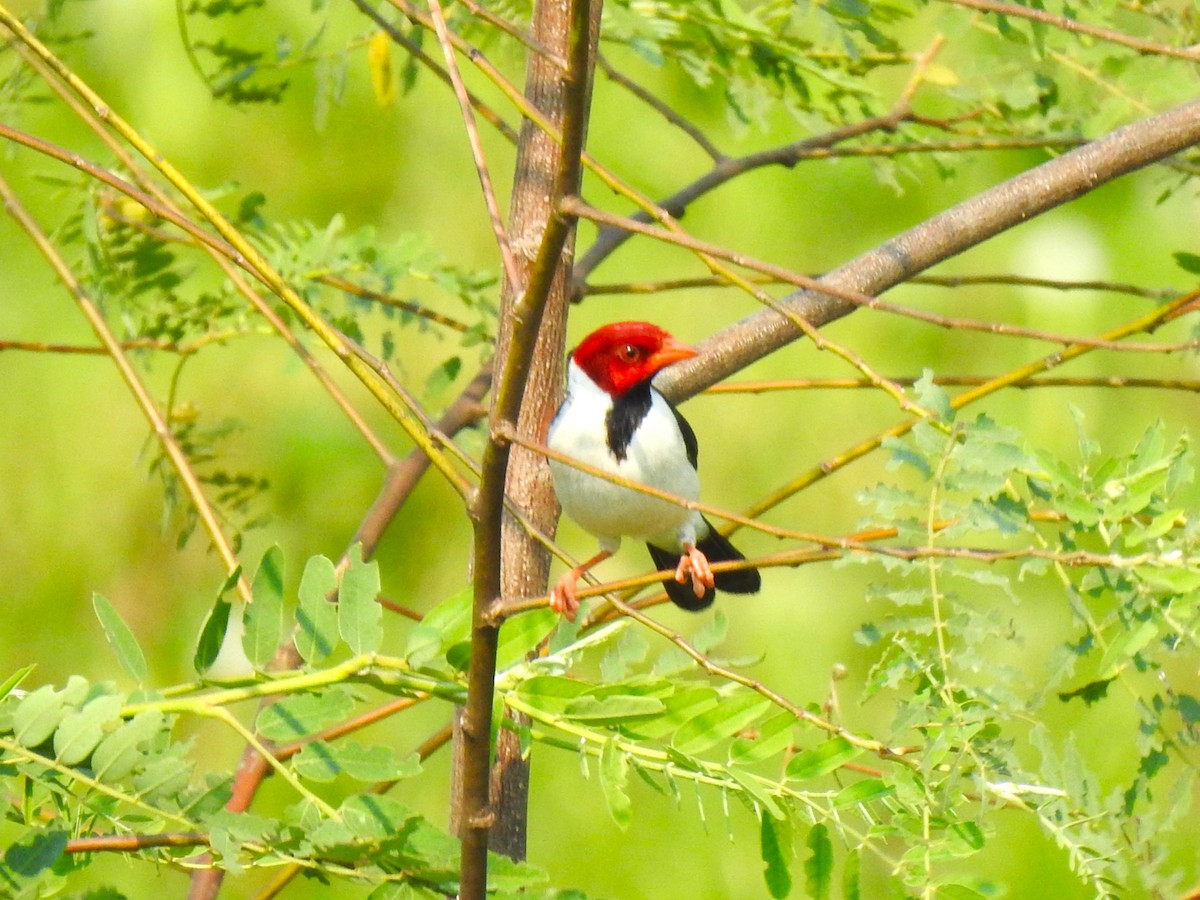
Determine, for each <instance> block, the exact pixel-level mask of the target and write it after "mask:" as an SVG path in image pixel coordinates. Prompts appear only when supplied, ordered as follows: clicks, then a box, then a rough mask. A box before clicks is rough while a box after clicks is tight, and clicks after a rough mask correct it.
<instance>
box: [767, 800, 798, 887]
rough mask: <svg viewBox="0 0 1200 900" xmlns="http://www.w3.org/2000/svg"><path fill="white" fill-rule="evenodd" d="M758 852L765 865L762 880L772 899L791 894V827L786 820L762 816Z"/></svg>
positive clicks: (792, 853) (792, 852)
mask: <svg viewBox="0 0 1200 900" xmlns="http://www.w3.org/2000/svg"><path fill="white" fill-rule="evenodd" d="M759 852H760V853H761V854H762V861H763V862H764V863H766V868H765V869H764V870H763V880H764V881H766V883H767V892H768V893H770V895H771V896H772V897H776V898H782V897H786V896H787V895H788V894H790V893H791V892H792V873H791V864H792V857H793V855H794V853H795V851H794V849H793V847H792V826H791V822H790V821H789V820H788V819H786V818H785V819H777V818H775V817H774V816H767V815H764V816H762V817H761V821H760V825H759Z"/></svg>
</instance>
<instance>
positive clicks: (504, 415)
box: [454, 0, 599, 900]
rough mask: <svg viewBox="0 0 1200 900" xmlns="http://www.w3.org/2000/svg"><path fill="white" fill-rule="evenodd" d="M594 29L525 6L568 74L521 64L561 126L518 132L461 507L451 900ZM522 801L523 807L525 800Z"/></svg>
mask: <svg viewBox="0 0 1200 900" xmlns="http://www.w3.org/2000/svg"><path fill="white" fill-rule="evenodd" d="M593 12H594V13H595V15H593ZM598 25H599V3H597V4H595V8H594V10H593V4H592V3H591V2H590V0H574V2H572V3H570V4H560V3H554V2H549V0H542V2H538V3H536V4H535V6H534V21H533V37H534V39H535V40H537V41H538V42H539V43H542V44H544V45H545V46H548V47H550V48H551V49H552V50H554V51H557V50H558V49H559V48H560V47H563V48H564V49H565V51H566V52H565V56H566V58H567V60H568V62H569V72H568V73H567V74H566V75H565V77H564V74H563V73H562V71H561V70H559V69H557V67H554V66H553V65H551V64H550V63H548V62H547V61H546V60H545V58H544V57H542V56H540V55H538V54H532V55H530V57H529V62H528V72H527V78H526V84H527V92H528V96H529V100H530V101H531V105H532V106H534V107H536V108H537V109H538V110H540V111H542V112H543V114H545V115H547V116H548V117H549V119H550V120H551V121H552V122H554V123H555V124H556V125H558V126H559V127H560V133H561V143H560V144H558V145H555V143H554V142H553V141H552V140H550V139H549V137H548V136H547V135H546V134H545V133H544V132H542V131H540V130H539V129H537V128H535V127H533V126H532V125H527V126H526V127H525V128H524V129H523V132H522V140H521V146H520V147H519V149H518V159H517V172H518V173H525V177H524V178H522V177H520V174H518V178H517V180H516V183H515V186H514V195H515V199H514V212H513V222H514V224H513V226H512V228H511V233H512V234H513V235H514V241H515V243H516V245H517V246H522V239H523V238H525V239H528V237H530V236H532V235H534V234H536V233H537V231H538V230H540V231H541V238H540V244H539V245H538V247H537V255H536V257H535V258H534V260H533V264H532V266H531V267H530V269H529V271H528V273H527V275H526V276H525V279H526V280H525V281H524V282H523V283H508V284H506V291H505V296H504V297H503V298H502V310H503V312H504V313H505V314H503V315H502V317H501V318H502V328H501V335H500V343H499V346H498V348H497V360H498V361H499V364H498V371H499V373H500V375H499V377H498V379H497V383H496V388H495V390H494V391H493V395H492V396H493V400H492V411H491V417H490V421H491V425H492V434H491V437H490V439H489V441H488V443H487V445H486V447H485V448H484V452H483V459H482V462H481V465H480V481H479V488H478V490H477V492H476V495H475V498H474V501H473V502H472V504H471V509H470V512H471V518H472V521H473V522H474V524H475V535H474V561H475V567H474V573H475V574H474V578H475V590H474V599H473V603H472V630H471V651H470V668H469V672H468V682H467V702H466V706H465V707H464V709H463V715H462V717H461V728H460V730H459V732H458V734H457V737H458V740H459V742H460V744H461V747H460V748H459V756H460V759H461V767H460V769H459V773H458V774H459V778H458V782H457V791H456V797H455V802H454V807H455V810H456V811H457V821H458V823H459V825H460V835H459V836H460V839H461V841H462V857H461V869H460V882H459V896H460V897H461V898H463V900H481V898H483V896H484V895H485V893H486V890H487V851H488V838H489V833H490V830H491V826H492V824H493V823H494V822H495V820H496V817H497V815H498V810H497V808H496V807H494V806H493V805H492V799H491V796H490V771H489V770H490V764H491V749H492V747H491V723H492V705H493V702H494V696H493V695H494V688H495V674H496V673H495V669H496V650H497V642H498V637H499V628H498V626H497V625H495V624H494V623H492V622H491V621H490V620H489V619H488V616H487V613H488V609H489V608H490V606H491V604H492V603H493V602H494V601H496V600H497V599H498V598H499V597H501V596H502V594H503V585H504V579H503V577H502V575H503V573H502V558H503V554H502V548H503V538H504V522H503V515H504V504H505V493H506V486H507V484H508V480H509V478H510V477H511V476H510V455H511V444H510V443H509V442H508V441H506V440H503V439H502V438H501V437H500V435H499V434H498V432H497V426H498V425H500V424H502V423H506V424H511V425H512V426H514V427H519V426H520V425H522V424H524V427H526V428H528V427H530V423H529V421H528V419H529V411H530V410H531V409H538V408H539V407H538V403H540V404H541V405H543V406H544V405H545V404H546V402H547V400H549V399H551V395H552V393H553V392H552V391H541V392H539V391H536V390H530V391H529V392H528V398H529V402H526V403H523V401H524V400H525V399H526V397H527V386H528V384H529V381H530V374H531V371H533V362H534V357H535V353H538V351H539V350H540V358H541V361H542V363H543V365H542V366H541V367H540V368H541V371H540V372H539V373H538V374H539V375H540V377H541V378H542V379H543V380H545V381H547V383H553V381H556V380H557V363H558V362H559V361H560V360H561V355H562V344H563V334H564V331H563V320H564V318H565V291H564V290H563V288H564V286H565V275H566V272H567V267H568V266H569V262H570V257H571V252H570V250H571V248H570V243H569V241H570V238H571V236H572V234H573V232H574V227H573V223H572V222H570V221H568V220H567V219H566V218H564V217H562V216H561V215H560V214H559V213H558V210H557V204H558V201H559V199H560V198H562V197H564V196H566V195H567V194H570V193H573V192H575V191H576V190H578V186H579V180H580V174H581V169H582V166H581V156H582V152H583V143H584V135H585V133H586V127H587V110H588V103H589V100H590V94H591V90H590V85H591V69H592V66H591V60H592V59H593V58H594V50H593V46H594V40H595V38H596V36H597V32H598ZM534 153H538V154H539V159H540V161H542V162H543V163H544V165H543V166H542V167H540V168H539V167H537V166H535V165H533V164H532V163H531V159H530V156H531V154H534ZM538 171H540V172H552V173H553V180H552V183H551V184H546V183H545V182H543V183H541V184H540V185H539V184H537V183H536V181H537V178H538V176H536V175H535V172H538ZM547 188H549V190H547ZM518 207H522V209H518ZM522 213H523V215H521V214H522ZM551 304H553V305H554V311H553V313H552V314H551V315H552V321H551V322H550V323H548V324H550V325H551V326H552V327H550V328H548V329H547V331H546V334H544V335H539V332H540V331H541V330H542V329H541V324H542V320H543V316H545V315H546V313H547V309H548V307H549V306H550V305H551ZM547 363H548V364H550V365H546V364H547ZM551 366H553V367H554V370H555V371H554V374H553V376H551V375H550V372H549V371H548V370H549V369H550V368H551ZM551 379H553V381H552V380H551ZM535 401H536V402H535ZM538 427H540V423H538ZM522 499H523V498H522ZM536 568H542V569H543V572H542V574H541V577H542V579H543V582H542V583H543V584H544V583H545V581H544V579H545V573H544V565H543V566H540V567H535V570H536ZM520 800H521V802H522V803H524V800H525V798H524V797H521V798H520Z"/></svg>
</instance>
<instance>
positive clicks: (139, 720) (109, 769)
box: [91, 709, 164, 782]
mask: <svg viewBox="0 0 1200 900" xmlns="http://www.w3.org/2000/svg"><path fill="white" fill-rule="evenodd" d="M163 725H164V718H163V714H162V713H160V712H159V711H158V710H156V709H147V710H143V711H142V712H140V713H138V714H137V715H136V716H134V717H133V718H132V719H130V720H129V721H128V722H125V723H124V724H123V725H121V726H120V727H119V728H117V729H115V730H114V731H111V732H110V733H109V734H108V735H106V736H105V737H104V739H103V740H102V741H100V743H99V744H98V745H97V746H96V749H95V751H93V753H92V762H91V768H92V772H93V773H94V774H95V776H96V778H97V779H99V780H101V781H109V782H112V781H117V780H119V779H121V778H124V777H125V776H127V775H128V774H130V773H131V772H132V771H133V770H134V769H135V768H136V767H137V766H138V765H139V764H140V763H141V762H142V760H143V758H144V753H143V752H142V750H141V747H142V745H143V744H146V743H148V742H149V741H150V740H151V739H152V738H154V737H155V735H157V734H158V733H159V731H160V730H162V729H163Z"/></svg>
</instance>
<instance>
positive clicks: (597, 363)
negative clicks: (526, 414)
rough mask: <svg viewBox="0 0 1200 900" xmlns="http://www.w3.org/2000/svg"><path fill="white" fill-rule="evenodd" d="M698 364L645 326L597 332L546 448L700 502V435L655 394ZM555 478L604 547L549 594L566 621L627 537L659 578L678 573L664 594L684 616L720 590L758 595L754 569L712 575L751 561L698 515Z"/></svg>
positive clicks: (572, 371) (561, 467)
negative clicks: (644, 551) (584, 583)
mask: <svg viewBox="0 0 1200 900" xmlns="http://www.w3.org/2000/svg"><path fill="white" fill-rule="evenodd" d="M695 355H696V351H695V350H693V349H692V348H691V347H689V346H688V345H687V344H684V343H682V342H680V341H678V340H676V339H675V338H673V337H672V336H671V335H670V334H668V333H667V332H665V331H663V330H662V329H661V328H659V327H658V326H657V325H652V324H650V323H649V322H615V323H613V324H611V325H605V326H604V327H603V328H600V329H598V330H596V331H594V332H592V333H591V334H590V335H588V336H587V337H586V338H584V339H583V341H582V342H581V343H580V344H579V346H578V347H576V348H575V350H574V352H573V353H572V354H571V356H570V361H569V363H568V365H567V396H566V399H564V400H563V403H562V406H560V407H559V408H558V412H557V413H556V414H555V416H554V420H553V421H552V422H551V423H550V432H549V437H548V439H547V443H548V445H549V446H550V448H551V449H552V450H556V451H558V452H559V453H562V454H563V455H564V456H569V457H572V458H574V459H578V460H580V461H581V462H585V463H587V464H589V465H591V466H594V467H595V468H597V469H601V470H603V471H605V472H610V473H612V474H613V475H619V476H620V477H622V478H625V479H628V480H629V481H633V482H638V483H640V484H644V485H647V486H648V487H653V488H657V489H658V490H661V491H665V492H667V493H669V494H674V495H676V496H678V497H683V498H684V499H687V500H695V499H697V498H698V497H699V496H700V479H699V477H698V476H697V474H696V453H697V447H696V435H695V432H693V431H692V428H691V426H690V425H688V423H687V420H686V419H684V418H683V416H681V415H680V414H679V412H678V410H676V409H675V407H674V406H672V405H671V404H670V403H669V402H668V401H667V399H666V398H665V397H663V395H662V394H660V393H659V392H658V391H656V390H655V389H654V388H653V387H651V385H650V379H651V378H653V377H654V375H655V373H657V372H658V371H659V370H661V369H663V368H664V367H666V366H669V365H670V364H671V363H673V362H678V361H679V360H681V359H687V358H688V357H691V356H695ZM550 469H551V472H552V473H553V475H554V492H555V493H556V494H557V495H558V501H559V503H561V504H562V508H563V512H565V513H566V514H567V515H568V516H570V517H571V518H572V519H574V520H575V521H576V522H578V523H579V524H580V525H581V526H582V527H583V528H584V529H585V530H586V531H588V532H589V533H590V534H593V535H595V536H596V537H597V538H599V540H600V548H601V549H600V553H598V554H597V555H596V556H594V557H593V558H592V559H589V560H588V561H587V562H585V563H584V564H583V565H581V566H578V567H576V568H574V569H572V570H571V571H570V572H567V573H566V574H565V575H563V576H562V578H560V579H559V580H558V582H557V583H556V584H555V585H554V589H553V590H552V591H551V593H550V606H551V607H553V608H554V609H555V610H557V611H558V612H560V613H562V614H563V615H565V616H566V617H567V618H568V619H570V620H572V621H574V619H575V613H576V612H577V611H578V609H579V601H578V600H577V599H576V598H575V584H576V582H577V581H578V580H579V577H580V576H581V575H582V574H583V573H584V572H586V571H587V570H588V569H590V568H591V567H592V566H594V565H596V564H597V563H599V562H600V561H602V560H604V559H607V558H608V557H610V556H612V554H613V553H615V552H616V551H617V548H618V547H619V546H620V545H621V538H622V537H631V538H636V539H637V540H641V541H645V542H646V547H647V548H648V549H649V550H650V556H651V558H652V559H653V560H654V565H656V566H657V567H658V568H659V569H670V568H671V567H672V566H674V567H675V580H674V581H667V582H665V587H666V590H667V595H668V596H669V597H670V598H671V600H672V601H673V602H674V603H675V604H676V605H678V606H682V607H683V608H684V609H688V610H693V611H695V610H701V609H704V608H705V607H707V606H709V605H710V604H711V603H712V602H713V595H714V593H715V591H714V588H719V589H720V590H723V591H729V592H731V593H735V594H752V593H754V592H755V591H757V590H758V589H759V587H760V586H761V579H760V578H759V574H758V571H757V570H756V569H737V570H733V571H727V572H718V573H714V572H713V571H712V569H711V568H710V567H709V564H710V563H714V562H727V561H731V560H740V559H745V557H744V556H742V554H741V553H739V552H738V551H737V549H736V548H734V546H733V545H732V544H730V543H729V541H728V540H726V539H725V538H724V537H722V536H721V535H720V534H719V533H718V532H717V531H716V529H715V528H713V527H712V525H711V524H709V522H708V520H707V519H705V518H704V516H702V515H701V514H700V513H699V512H698V511H696V510H692V509H687V508H685V507H683V506H680V505H679V504H677V503H671V502H670V501H667V500H662V499H659V498H657V497H652V496H650V495H649V494H643V493H641V492H639V491H635V490H632V489H631V488H627V487H623V486H621V485H618V484H614V483H613V482H611V481H605V480H604V479H602V478H598V477H596V476H595V475H590V474H588V473H586V472H583V471H581V470H579V469H575V468H572V467H571V466H568V465H567V464H565V463H561V462H557V461H556V460H550ZM676 560H678V564H676ZM689 580H690V582H691V584H690V585H689V584H688V582H689Z"/></svg>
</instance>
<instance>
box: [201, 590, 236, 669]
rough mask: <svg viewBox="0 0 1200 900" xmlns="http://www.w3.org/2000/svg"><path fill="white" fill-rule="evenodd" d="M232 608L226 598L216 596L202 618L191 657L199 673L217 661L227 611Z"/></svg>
mask: <svg viewBox="0 0 1200 900" xmlns="http://www.w3.org/2000/svg"><path fill="white" fill-rule="evenodd" d="M232 608H233V605H232V604H231V603H230V602H229V601H228V600H225V599H224V598H222V597H218V598H217V602H216V603H215V604H213V608H212V609H211V610H210V611H209V613H208V618H206V619H205V620H204V626H203V627H202V628H201V629H200V638H199V639H198V640H197V641H196V653H195V655H194V656H193V657H192V665H194V666H195V667H196V671H197V672H199V673H200V674H204V673H205V672H207V671H208V670H209V669H211V668H212V664H213V663H214V662H216V661H217V655H218V654H219V653H220V652H221V645H222V644H223V643H225V632H226V631H227V630H228V629H229V612H230V610H231V609H232Z"/></svg>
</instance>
